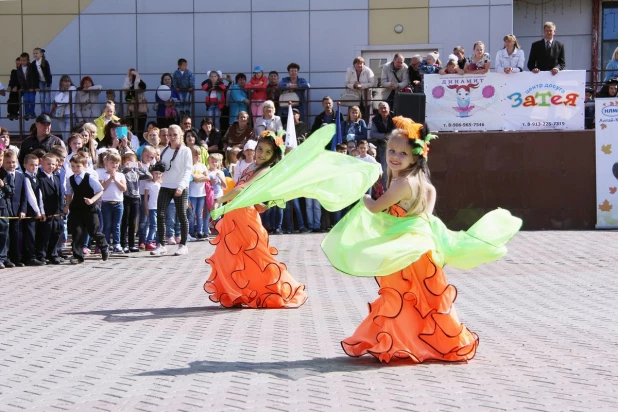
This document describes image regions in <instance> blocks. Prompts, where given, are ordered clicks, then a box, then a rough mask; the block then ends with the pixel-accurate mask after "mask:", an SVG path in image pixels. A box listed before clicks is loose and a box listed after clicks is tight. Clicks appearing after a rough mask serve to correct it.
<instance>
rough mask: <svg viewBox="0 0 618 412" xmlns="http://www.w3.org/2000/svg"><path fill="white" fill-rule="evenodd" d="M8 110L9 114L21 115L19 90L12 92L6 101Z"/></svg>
mask: <svg viewBox="0 0 618 412" xmlns="http://www.w3.org/2000/svg"><path fill="white" fill-rule="evenodd" d="M6 107H7V109H6V111H7V113H8V115H9V116H10V115H13V116H17V115H19V93H18V92H10V93H9V98H8V100H7V101H6Z"/></svg>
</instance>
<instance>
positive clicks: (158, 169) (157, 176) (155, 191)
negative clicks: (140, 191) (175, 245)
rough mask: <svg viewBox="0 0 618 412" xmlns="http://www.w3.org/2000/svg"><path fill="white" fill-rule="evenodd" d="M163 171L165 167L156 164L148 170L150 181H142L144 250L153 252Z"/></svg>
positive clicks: (155, 242) (155, 243) (155, 244)
mask: <svg viewBox="0 0 618 412" xmlns="http://www.w3.org/2000/svg"><path fill="white" fill-rule="evenodd" d="M164 171H165V166H164V165H163V164H161V163H157V164H155V165H154V166H152V167H151V168H150V174H151V175H152V180H150V181H144V201H143V211H144V215H145V216H146V217H147V218H148V225H147V230H146V231H145V232H146V234H145V235H144V241H145V242H146V250H155V249H156V248H157V241H156V240H157V199H158V197H159V189H161V181H162V179H163V172H164Z"/></svg>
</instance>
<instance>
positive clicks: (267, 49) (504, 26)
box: [0, 0, 618, 116]
mask: <svg viewBox="0 0 618 412" xmlns="http://www.w3.org/2000/svg"><path fill="white" fill-rule="evenodd" d="M593 1H594V0H555V1H551V0H550V1H546V0H527V1H517V0H516V1H514V2H513V1H512V0H225V1H218V0H174V1H169V0H53V1H50V0H8V1H0V36H1V38H2V42H0V55H1V56H3V57H2V59H0V74H1V76H0V81H2V83H3V84H5V85H6V83H7V81H8V75H9V73H10V70H11V69H12V68H13V67H14V58H15V57H17V56H19V54H20V53H21V52H22V51H27V52H29V53H31V52H32V49H33V48H34V47H44V48H45V49H46V54H47V58H48V60H49V61H50V63H51V67H52V71H53V73H54V75H55V77H54V85H53V88H57V82H58V79H59V78H60V75H62V74H68V75H70V76H71V78H72V79H73V82H74V83H75V84H78V83H79V80H80V78H81V77H83V76H86V75H88V76H91V77H92V78H93V79H94V81H95V83H97V84H101V85H103V87H104V89H108V88H111V89H120V88H122V84H123V80H124V78H125V76H126V74H127V71H128V69H129V68H135V69H137V71H138V72H139V73H140V74H141V78H142V79H143V80H144V81H145V82H146V84H147V86H148V88H149V89H156V87H158V86H159V84H160V78H161V74H162V73H164V72H173V71H174V70H175V69H176V68H177V66H176V62H177V60H178V58H181V57H182V58H185V59H187V60H188V62H189V68H190V69H191V70H192V71H193V72H194V73H195V77H196V83H197V85H199V84H200V83H201V82H202V81H203V80H205V79H206V73H207V72H208V71H210V70H221V71H222V72H224V73H230V74H232V77H233V76H234V75H235V74H236V73H239V72H243V73H245V74H247V75H248V76H250V73H251V71H252V67H253V66H255V65H261V66H262V67H263V68H264V70H265V71H267V72H268V71H270V70H276V71H278V72H280V73H281V74H284V73H285V70H286V67H287V65H288V64H289V63H290V62H296V63H298V64H299V65H300V66H301V72H300V76H301V77H305V78H306V79H307V80H308V81H309V82H310V83H311V86H312V87H313V88H315V90H314V91H312V92H311V96H310V97H311V100H313V101H314V102H313V103H312V104H311V105H310V111H311V113H312V114H317V113H319V112H320V110H321V107H320V103H319V100H321V98H322V97H323V96H324V95H327V94H328V95H331V96H333V97H334V98H335V99H336V98H337V97H338V96H339V95H340V94H341V90H336V89H332V88H333V87H342V86H343V82H344V77H345V71H346V69H347V68H348V67H350V66H351V65H352V60H353V59H354V58H355V57H356V56H359V55H361V56H363V57H364V58H365V60H366V61H367V63H368V65H369V66H371V67H372V69H373V70H374V71H376V72H378V73H379V71H380V70H381V69H380V67H381V65H383V64H384V63H386V62H388V61H390V60H391V59H392V56H393V55H394V53H396V52H403V53H404V55H406V56H408V57H409V56H411V55H412V54H414V53H420V54H425V53H427V52H429V51H433V50H437V51H439V52H440V56H441V59H442V60H443V61H444V60H445V59H446V58H447V56H448V54H450V53H451V52H452V49H453V47H454V46H456V45H462V46H464V47H465V48H466V54H471V53H472V46H473V44H474V42H475V41H477V40H481V41H483V42H484V43H485V44H486V47H487V50H488V51H489V53H490V54H491V56H492V58H493V57H494V56H495V55H496V52H497V51H498V50H499V49H500V48H502V47H503V41H502V38H503V37H504V36H505V35H506V34H510V33H514V34H515V35H516V36H517V37H518V38H519V39H520V43H521V45H522V48H523V49H524V51H525V52H526V55H527V54H528V52H529V50H530V44H531V43H532V42H533V41H535V40H537V39H539V38H540V37H541V35H542V25H543V22H544V21H547V20H551V21H554V22H555V23H556V24H557V38H558V39H559V40H560V41H562V42H564V43H565V46H566V59H567V67H568V68H570V69H589V68H590V67H591V58H590V53H591V48H592V46H591V42H592V8H593V7H592V5H593ZM613 5H614V3H613V2H604V3H603V4H602V6H603V7H602V9H603V11H602V12H603V13H604V19H603V20H604V22H605V25H606V26H605V27H607V30H604V31H603V34H607V36H610V37H611V36H614V32H615V33H616V35H615V36H614V37H611V39H609V37H608V39H609V40H608V39H606V40H603V38H601V37H602V36H600V39H599V41H600V42H603V44H604V46H603V50H605V49H607V50H609V49H611V51H610V52H609V53H610V56H611V52H613V49H614V48H615V46H618V29H616V28H615V25H614V26H611V24H613V23H612V22H613V20H611V19H612V18H613V14H610V12H609V11H607V10H610V9H611V11H612V12H613V8H612V7H611V6H613ZM606 9H607V10H606ZM617 10H618V9H617ZM610 26H611V30H610ZM606 31H607V33H605V32H606ZM613 40H615V41H613ZM612 41H613V42H612ZM606 54H607V53H604V54H603V59H605V58H606ZM607 60H608V59H606V60H603V62H599V64H601V63H603V66H604V65H605V63H606V61H607ZM198 87H199V86H198ZM200 93H201V92H200ZM147 97H148V100H149V101H150V102H154V91H150V92H149V93H148V94H147ZM101 98H102V99H103V97H101ZM3 99H5V98H3ZM196 100H197V101H198V102H200V103H201V102H203V100H204V96H202V95H201V94H198V96H197V99H196ZM204 111H205V109H204V106H203V105H202V104H199V105H198V106H197V108H196V114H197V115H198V116H199V115H203V114H204ZM3 113H5V112H4V110H3Z"/></svg>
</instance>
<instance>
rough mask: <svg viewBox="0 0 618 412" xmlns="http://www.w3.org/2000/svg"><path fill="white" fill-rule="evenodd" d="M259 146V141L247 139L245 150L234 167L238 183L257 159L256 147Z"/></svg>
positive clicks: (235, 178)
mask: <svg viewBox="0 0 618 412" xmlns="http://www.w3.org/2000/svg"><path fill="white" fill-rule="evenodd" d="M256 147H257V141H255V140H247V143H245V147H243V152H242V154H241V155H239V156H240V159H239V160H238V162H236V166H235V167H234V176H233V177H234V183H238V180H239V179H240V176H242V173H243V172H244V171H245V169H246V168H247V167H249V165H250V164H251V163H253V162H254V161H255V148H256Z"/></svg>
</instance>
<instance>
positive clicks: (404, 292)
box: [341, 252, 479, 363]
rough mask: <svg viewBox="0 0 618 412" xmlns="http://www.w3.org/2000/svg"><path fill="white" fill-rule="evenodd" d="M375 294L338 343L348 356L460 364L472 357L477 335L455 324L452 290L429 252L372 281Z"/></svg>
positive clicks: (458, 323)
mask: <svg viewBox="0 0 618 412" xmlns="http://www.w3.org/2000/svg"><path fill="white" fill-rule="evenodd" d="M376 280H377V282H378V285H380V290H379V292H378V293H379V294H380V296H379V297H378V299H376V300H375V301H374V302H373V303H371V304H369V316H367V318H366V319H365V320H364V321H363V322H362V323H361V324H360V326H359V327H358V329H356V332H354V335H352V336H351V337H349V338H347V339H345V340H344V341H343V342H341V346H342V347H343V350H344V351H345V352H346V353H347V354H348V355H349V356H354V357H356V356H361V355H364V354H366V353H369V354H371V355H373V356H375V357H376V358H378V359H379V360H380V361H381V362H386V363H388V362H390V361H391V359H393V358H396V359H397V358H399V359H411V360H412V361H414V362H416V363H420V362H424V361H431V360H435V361H448V362H460V361H467V360H469V359H472V358H473V357H474V355H475V354H476V348H477V346H478V344H479V338H478V336H477V335H476V334H475V333H473V332H470V331H469V330H468V328H466V327H465V326H464V325H463V324H461V323H460V322H459V319H458V318H457V313H456V312H455V308H454V307H453V302H454V301H455V299H456V298H457V289H456V288H455V286H453V285H449V284H448V282H447V281H446V276H445V275H444V271H443V270H442V268H441V267H440V266H438V265H436V264H435V263H434V262H433V260H432V258H431V252H428V253H426V254H424V255H423V256H422V257H421V258H420V259H419V260H417V261H416V262H414V263H413V264H411V265H410V266H408V267H407V268H405V269H403V270H401V271H399V272H397V273H394V274H392V275H389V276H384V277H378V278H376Z"/></svg>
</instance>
